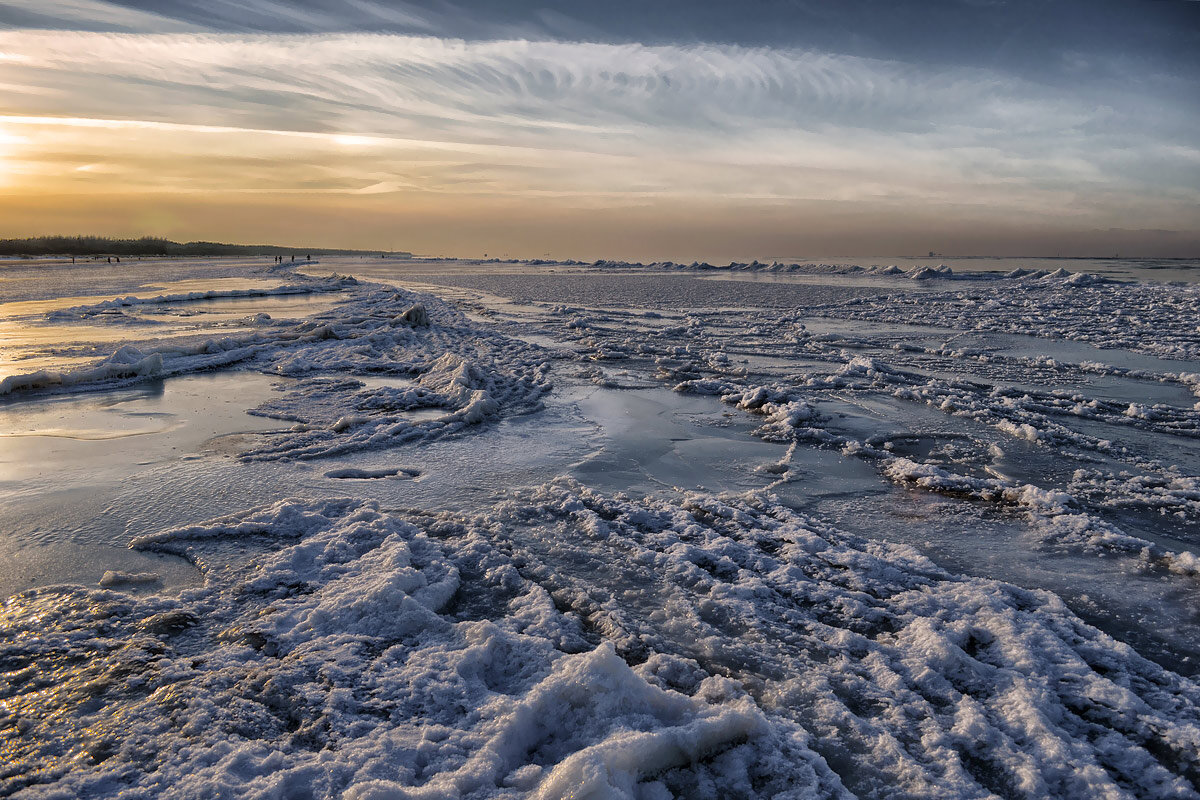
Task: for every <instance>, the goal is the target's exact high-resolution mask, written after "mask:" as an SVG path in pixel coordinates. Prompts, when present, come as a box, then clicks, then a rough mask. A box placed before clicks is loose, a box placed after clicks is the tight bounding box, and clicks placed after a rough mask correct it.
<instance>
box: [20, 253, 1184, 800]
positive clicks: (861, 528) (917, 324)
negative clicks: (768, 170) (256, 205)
mask: <svg viewBox="0 0 1200 800" xmlns="http://www.w3.org/2000/svg"><path fill="white" fill-rule="evenodd" d="M960 261H961V262H963V263H960ZM967 261H968V260H945V259H914V260H891V261H889V260H885V259H880V260H872V259H858V260H856V261H854V262H853V263H849V262H848V263H822V262H819V261H811V262H810V261H805V260H803V259H796V260H789V259H778V260H771V261H768V262H747V263H738V264H731V265H722V266H714V265H707V264H687V265H683V264H669V263H664V264H630V263H624V262H597V263H595V264H579V263H576V262H552V261H538V262H511V261H487V262H479V261H454V260H433V259H413V260H399V259H391V258H388V259H382V258H376V259H370V258H349V257H347V258H325V259H322V260H320V261H311V262H297V263H296V264H295V265H293V264H291V263H288V264H285V265H283V266H278V265H274V264H272V263H271V261H270V260H269V259H212V260H206V259H194V260H167V261H150V260H147V261H133V262H125V263H122V264H121V265H120V266H119V267H118V266H117V265H112V266H111V267H110V266H109V265H107V264H83V263H80V264H75V265H72V264H70V263H66V262H63V261H58V262H41V263H37V264H31V263H25V262H20V261H13V262H6V263H4V264H0V595H2V596H4V597H5V598H7V599H6V600H5V603H4V605H3V607H2V610H0V796H14V797H22V798H35V797H37V798H43V797H45V798H49V797H54V798H59V797H72V798H73V797H118V796H119V797H129V798H141V797H147V798H148V797H159V796H171V797H196V798H202V797H203V798H208V797H255V798H258V797H261V798H310V797H312V798H315V797H347V798H359V799H360V800H365V799H367V798H451V797H471V798H485V797H488V798H490V797H539V798H566V797H573V798H608V797H627V798H645V799H646V800H651V799H653V800H662V799H663V798H671V797H679V798H755V797H764V798H765V797H792V798H826V797H838V798H850V797H862V798H929V797H936V798H994V797H999V798H1005V800H1008V799H1009V798H1049V797H1054V798H1129V797H1144V798H1160V797H1180V798H1184V797H1200V687H1198V686H1197V683H1196V677H1197V675H1198V674H1200V594H1198V593H1197V588H1198V586H1200V583H1198V582H1200V557H1198V553H1200V312H1198V311H1197V309H1200V287H1198V284H1197V283H1196V278H1197V277H1200V270H1198V267H1200V265H1198V264H1197V263H1196V262H1184V261H1169V262H1146V261H1131V260H1118V259H1102V260H1094V261H1081V260H1058V259H1051V260H1042V261H1037V260H1012V263H1009V262H1008V261H995V260H993V261H988V262H987V263H983V264H981V263H977V261H978V260H969V261H970V263H966V262H967Z"/></svg>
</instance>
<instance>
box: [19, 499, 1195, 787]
mask: <svg viewBox="0 0 1200 800" xmlns="http://www.w3.org/2000/svg"><path fill="white" fill-rule="evenodd" d="M248 538H249V539H253V540H256V541H259V542H260V543H261V546H260V554H259V555H258V556H256V557H255V558H254V559H252V560H251V561H249V562H246V563H238V562H237V561H236V560H235V561H229V560H227V559H223V558H219V557H217V556H218V554H219V553H220V552H221V551H222V548H223V547H224V548H228V547H229V546H231V545H235V544H240V543H242V542H245V541H247V539H248ZM556 543H557V544H556ZM133 546H134V547H138V548H144V549H151V550H155V551H159V552H171V553H179V554H183V555H184V556H186V557H187V558H189V559H192V560H193V561H194V562H195V563H197V564H198V565H200V566H201V567H202V568H203V569H204V570H205V585H204V586H203V587H202V588H200V589H194V590H189V591H186V592H184V593H182V594H181V595H180V596H178V597H169V596H162V595H150V596H137V597H134V596H129V595H122V594H116V593H112V592H105V591H102V590H86V589H83V588H80V589H76V590H72V591H70V592H67V593H66V594H62V593H56V592H53V591H48V590H47V591H42V592H35V593H31V594H29V595H26V596H25V597H24V598H23V603H22V604H21V605H20V606H19V607H17V608H10V609H9V610H8V611H7V612H6V615H5V620H4V622H5V628H6V631H5V632H6V634H7V636H6V637H5V640H4V642H5V644H4V645H3V655H4V663H5V665H6V675H7V677H8V681H7V683H6V686H7V689H6V690H5V700H6V708H8V709H10V710H9V711H8V712H7V714H8V716H9V718H8V719H7V720H6V723H8V724H17V725H21V726H23V730H24V731H25V735H23V736H22V737H21V738H20V739H19V740H16V741H10V745H9V748H10V750H9V752H10V753H11V758H12V760H11V762H10V767H9V770H8V773H7V774H8V775H9V776H11V777H10V779H9V780H10V782H9V787H10V789H11V790H19V789H20V788H21V787H22V786H24V787H26V790H25V791H24V792H21V791H18V796H22V795H28V796H55V795H63V794H70V795H72V796H76V797H90V796H101V795H106V794H109V793H110V792H112V791H113V790H114V789H115V788H116V787H118V786H120V787H122V791H123V793H124V794H125V795H126V796H137V795H141V794H149V793H156V792H159V791H161V790H163V789H164V788H166V787H172V790H173V791H177V792H182V793H183V794H185V795H188V796H203V795H206V794H208V795H211V794H212V793H217V792H221V791H230V790H232V787H237V789H236V791H237V793H238V794H239V795H242V796H247V797H283V796H288V795H289V793H290V792H292V791H295V787H298V786H301V785H304V786H306V787H308V789H309V790H310V791H313V792H315V793H317V794H320V795H339V796H346V797H360V798H371V797H516V796H524V795H526V794H528V795H530V796H535V797H565V796H569V795H571V794H572V793H574V794H575V795H576V796H611V797H645V796H650V797H653V796H668V795H669V796H688V797H738V796H747V797H758V796H762V797H767V796H772V797H774V796H796V797H804V796H813V795H820V796H850V795H851V793H853V794H857V795H860V796H861V795H864V794H867V795H874V794H878V793H879V792H880V791H881V790H882V789H883V787H885V786H902V787H904V789H905V792H906V793H908V794H914V795H920V796H941V797H986V796H989V792H990V791H992V789H993V787H996V786H1005V785H1007V786H1010V787H1014V788H1013V789H1012V790H1013V791H1017V790H1018V787H1019V790H1020V791H1024V792H1026V793H1028V794H1036V795H1043V796H1060V797H1068V796H1069V797H1075V796H1078V797H1084V796H1089V797H1101V796H1109V797H1128V796H1147V797H1148V796H1166V795H1169V794H1178V795H1179V796H1187V795H1188V794H1189V793H1190V792H1191V791H1192V790H1191V788H1190V784H1189V783H1188V780H1189V778H1188V777H1187V776H1188V775H1189V774H1194V773H1193V772H1191V771H1194V770H1195V769H1196V768H1197V766H1200V764H1198V762H1197V761H1196V753H1197V751H1198V747H1200V691H1198V690H1197V688H1196V687H1195V686H1194V685H1193V684H1191V683H1190V682H1189V681H1187V680H1185V679H1183V678H1181V677H1179V676H1177V675H1173V674H1172V673H1170V672H1167V671H1166V670H1163V669H1162V668H1161V667H1158V666H1156V665H1154V664H1152V663H1151V662H1148V661H1146V660H1145V659H1143V658H1141V657H1140V656H1138V655H1137V654H1136V653H1134V652H1133V651H1132V650H1131V649H1130V648H1129V647H1127V646H1126V645H1123V644H1121V643H1119V642H1116V641H1114V640H1112V639H1111V638H1109V637H1108V636H1106V635H1104V634H1102V633H1100V632H1099V631H1097V630H1095V629H1093V628H1091V627H1089V626H1088V625H1086V624H1085V623H1083V622H1081V621H1080V620H1079V619H1078V618H1076V617H1075V616H1074V615H1073V614H1071V612H1070V611H1069V610H1067V609H1066V607H1065V606H1063V604H1062V602H1061V601H1060V600H1058V599H1057V598H1056V597H1054V596H1053V595H1050V594H1048V593H1044V592H1030V591H1027V590H1022V589H1018V588H1016V587H1013V586H1010V585H1005V584H1002V583H998V582H995V581H988V580H984V579H978V578H976V579H966V578H961V577H956V576H953V575H950V574H948V573H946V572H944V571H942V570H940V569H939V568H937V567H936V566H935V565H934V564H932V563H931V562H929V561H928V560H927V559H925V558H923V557H922V556H919V555H918V554H916V553H915V552H914V551H912V550H911V549H908V548H905V547H899V546H895V545H886V544H882V543H878V542H868V541H866V540H862V539H858V538H856V537H853V536H849V535H847V534H845V533H844V532H839V531H835V530H832V529H829V528H827V527H825V526H823V525H821V524H820V523H817V522H816V521H814V520H811V519H808V518H806V517H803V516H800V515H797V514H795V513H794V512H791V511H790V510H788V509H786V508H784V507H782V506H779V505H776V504H772V503H771V502H769V501H766V500H763V499H762V498H759V497H752V496H747V497H741V498H737V497H715V496H711V495H691V496H686V497H681V498H679V499H677V500H675V501H652V500H642V501H633V500H621V499H618V498H613V497H605V496H601V495H598V494H595V493H593V492H590V491H588V490H586V489H584V488H582V487H579V486H577V485H571V484H569V483H559V484H551V485H547V486H543V487H537V488H535V489H532V490H529V491H526V492H523V493H518V495H516V496H515V497H514V498H513V499H512V500H510V501H506V502H504V503H502V504H500V505H499V506H497V507H496V508H494V509H493V510H491V511H490V512H487V513H485V514H480V515H474V516H459V515H454V514H449V513H441V514H436V515H420V514H418V515H414V516H409V515H404V514H397V513H384V512H382V511H381V510H380V509H379V508H378V507H376V506H375V505H373V504H370V503H361V502H354V501H331V502H324V503H311V502H301V501H281V502H279V503H276V504H274V505H272V506H269V507H264V508H260V509H256V510H253V511H250V512H247V513H246V514H243V515H236V516H232V517H226V518H223V519H220V520H214V521H212V522H209V523H204V524H201V525H196V526H190V527H188V528H183V529H177V530H170V531H164V532H162V533H160V534H157V535H153V536H147V537H142V538H139V539H137V540H135V541H134V542H133ZM559 546H562V547H564V549H565V552H560V551H557V550H556V547H559ZM618 553H621V554H622V555H621V556H619V557H616V556H617V554H618ZM585 562H594V563H595V564H596V568H595V569H591V570H584V571H579V570H576V569H575V568H574V567H573V566H572V565H573V564H582V563H585ZM601 564H604V566H600V565H601ZM624 572H628V573H632V574H628V575H624V576H623V577H622V580H621V582H614V578H616V577H617V576H618V575H620V574H621V573H624ZM630 578H634V579H635V580H638V581H643V582H644V589H643V591H644V592H646V593H648V594H649V595H650V596H652V597H656V598H657V600H656V601H655V602H653V603H650V604H641V603H634V604H629V603H625V602H621V601H620V599H619V598H620V597H621V596H622V593H623V592H624V591H625V590H624V589H623V588H622V586H623V585H624V584H625V582H626V581H628V580H629V579H630ZM483 609H487V610H488V614H487V617H486V618H480V617H479V616H478V613H479V611H481V610H483ZM131 637H132V638H131ZM80 659H85V662H86V667H84V668H82V669H74V670H70V669H64V667H65V666H66V665H68V664H72V663H78V662H79V661H80ZM52 675H57V676H59V677H58V678H57V679H56V686H55V689H54V691H55V694H56V698H57V699H56V702H57V704H58V707H59V709H60V715H59V717H58V718H57V719H56V720H52V719H48V718H39V717H37V716H28V717H26V716H23V712H22V711H20V709H22V708H26V707H30V706H29V704H30V703H35V704H36V702H38V701H37V699H36V698H38V697H39V696H40V695H42V694H44V692H45V691H46V689H47V680H49V679H50V676H52ZM14 716H16V717H18V718H19V719H15V720H14V719H12V718H13V717H14ZM51 726H53V727H51ZM852 764H853V766H851V765H852ZM20 776H23V777H20ZM589 793H591V794H589Z"/></svg>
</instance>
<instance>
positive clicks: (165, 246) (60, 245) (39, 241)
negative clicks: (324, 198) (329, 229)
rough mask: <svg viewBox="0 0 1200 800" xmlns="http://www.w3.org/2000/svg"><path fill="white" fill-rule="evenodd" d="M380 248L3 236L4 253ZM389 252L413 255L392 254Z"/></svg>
mask: <svg viewBox="0 0 1200 800" xmlns="http://www.w3.org/2000/svg"><path fill="white" fill-rule="evenodd" d="M378 252H379V251H378V250H330V249H322V248H313V247H300V248H297V247H281V246H279V245H270V244H224V243H222V242H182V243H181V242H172V241H170V240H169V239H158V238H156V237H153V236H143V237H142V238H140V239H110V238H108V237H105V236H34V237H30V238H28V239H0V256H97V255H105V256H286V255H292V254H296V253H304V254H307V255H312V254H316V255H335V254H336V255H360V254H363V255H365V254H372V255H373V254H375V253H378ZM389 255H404V256H407V255H411V254H410V253H389Z"/></svg>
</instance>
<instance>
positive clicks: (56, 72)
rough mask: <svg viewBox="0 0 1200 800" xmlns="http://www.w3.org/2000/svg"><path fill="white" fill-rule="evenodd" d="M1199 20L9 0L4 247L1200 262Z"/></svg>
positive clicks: (931, 5) (774, 7)
mask: <svg viewBox="0 0 1200 800" xmlns="http://www.w3.org/2000/svg"><path fill="white" fill-rule="evenodd" d="M1197 86H1200V2H1197V1H1196V0H1137V2H1124V1H1122V2H1115V0H1090V2H1076V0H1063V1H1062V2H1056V1H1055V0H924V2H920V3H915V2H902V1H901V0H891V1H890V2H885V0H843V2H817V1H816V0H742V1H741V2H736V3H734V2H713V1H712V0H691V1H690V2H683V1H682V0H661V1H660V2H646V0H640V2H634V1H633V0H610V1H609V2H605V3H597V2H595V1H594V0H592V1H591V2H558V3H546V2H530V1H529V0H512V1H511V2H501V1H500V0H491V1H489V0H477V2H454V3H452V2H449V1H448V0H428V1H427V2H411V3H404V2H391V1H390V0H340V1H339V2H333V0H299V2H285V0H236V2H235V0H161V1H153V0H123V2H101V0H38V2H36V3H34V2H30V0H0V237H18V236H29V235H48V234H76V233H80V234H99V235H109V236H142V235H154V236H165V237H168V238H172V239H176V240H197V239H202V240H215V241H231V242H243V243H280V244H296V245H308V246H312V247H358V248H364V249H387V250H408V251H412V252H417V253H422V254H429V255H454V256H463V257H475V256H481V255H483V254H484V253H487V254H488V255H489V256H506V255H507V256H511V257H545V256H551V257H555V258H579V259H588V260H590V259H595V258H626V259H638V260H662V259H671V260H676V261H690V260H693V259H700V260H708V261H713V262H716V261H720V260H727V259H739V260H745V259H748V258H761V259H764V260H765V259H772V258H780V259H785V258H791V259H801V258H822V257H835V256H844V257H853V256H868V255H873V256H889V255H891V256H904V255H923V254H924V253H926V252H928V251H937V252H939V253H945V254H948V255H1009V256H1018V255H1060V254H1061V255H1077V256H1094V255H1111V254H1114V253H1120V254H1121V255H1127V256H1133V255H1144V256H1159V257H1161V256H1180V257H1200V91H1198V90H1197V88H1196V87H1197Z"/></svg>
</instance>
